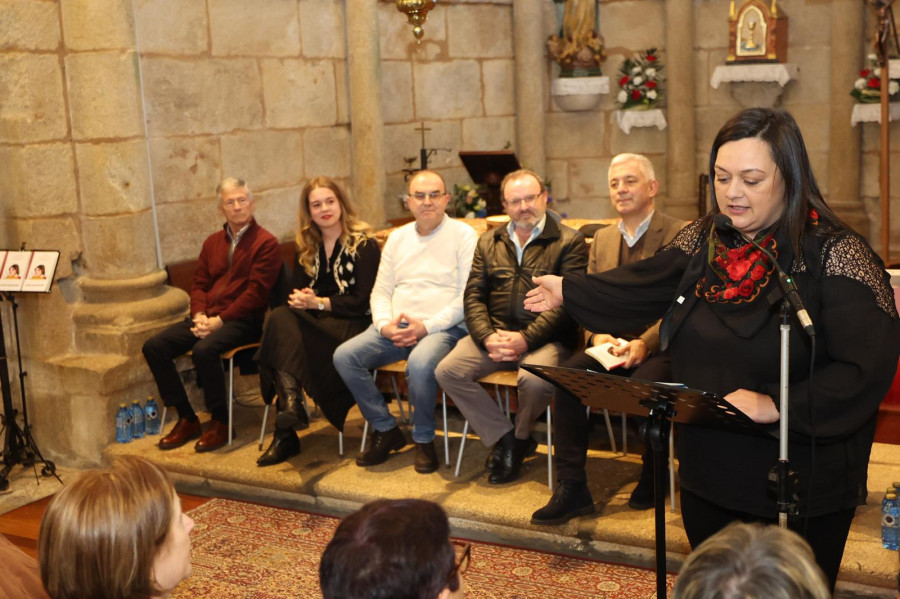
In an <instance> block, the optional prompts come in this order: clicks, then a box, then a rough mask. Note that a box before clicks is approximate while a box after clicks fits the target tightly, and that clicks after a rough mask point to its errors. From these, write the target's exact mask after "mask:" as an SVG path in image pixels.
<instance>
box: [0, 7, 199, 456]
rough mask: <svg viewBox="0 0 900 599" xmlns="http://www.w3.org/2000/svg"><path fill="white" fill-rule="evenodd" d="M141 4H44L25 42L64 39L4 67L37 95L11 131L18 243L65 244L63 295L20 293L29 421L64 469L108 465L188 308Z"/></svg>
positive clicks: (8, 146) (7, 169)
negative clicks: (160, 199)
mask: <svg viewBox="0 0 900 599" xmlns="http://www.w3.org/2000/svg"><path fill="white" fill-rule="evenodd" d="M131 6H132V3H131V2H129V1H127V0H97V1H96V2H81V1H80V0H61V1H60V2H58V3H41V4H40V6H38V5H35V6H34V7H33V8H34V9H35V11H36V13H39V14H36V15H32V16H29V17H28V18H22V19H21V20H20V22H21V23H22V24H23V25H24V26H25V27H31V28H32V29H30V30H29V31H28V33H29V35H26V36H22V38H21V39H22V40H23V41H24V43H25V44H29V43H32V42H31V41H30V38H31V37H33V36H34V35H35V33H36V32H37V31H38V29H40V30H41V31H46V32H48V33H47V35H50V34H49V32H51V31H52V32H53V33H54V34H55V36H56V38H57V41H56V43H55V44H53V45H52V47H49V46H48V47H47V48H44V46H43V45H42V44H43V41H41V42H39V44H40V45H38V46H37V47H34V48H20V49H19V50H29V49H34V50H37V51H38V52H36V53H35V54H34V55H33V56H30V57H29V58H28V59H27V60H26V59H17V62H16V64H17V68H16V69H14V70H12V71H6V73H7V76H10V77H13V78H15V79H16V81H15V85H14V86H13V89H25V90H31V91H30V92H29V94H30V95H32V96H34V101H33V102H32V101H31V100H29V99H28V96H27V95H26V96H19V95H18V94H16V95H15V96H14V98H16V99H19V98H23V97H24V98H25V101H26V102H28V103H29V106H27V107H24V108H26V109H27V110H26V111H24V112H22V111H15V112H10V113H7V116H8V115H14V114H19V115H20V117H23V116H24V118H26V119H29V118H32V116H33V118H35V119H37V121H38V124H39V126H38V127H23V128H22V129H21V130H19V131H16V130H11V129H9V128H8V127H0V129H2V130H3V131H4V133H5V134H4V136H3V138H2V139H0V141H2V142H4V145H5V147H4V148H3V149H0V154H3V153H4V152H9V153H11V158H12V160H10V161H4V160H3V158H4V157H3V156H2V155H0V162H4V166H3V167H0V173H2V174H5V175H7V176H5V177H4V179H5V180H7V181H10V180H11V181H16V182H18V183H16V185H17V186H19V187H20V188H21V189H15V188H14V189H13V190H12V192H13V193H12V194H11V195H12V196H13V197H14V198H16V199H15V200H14V204H13V205H14V206H16V205H17V204H18V203H19V202H27V205H25V204H23V205H22V206H21V207H18V206H16V208H15V210H14V211H13V212H11V213H10V217H11V218H10V219H9V221H8V222H7V224H6V227H7V229H8V237H9V241H10V242H17V241H18V240H22V241H27V242H28V243H29V247H35V248H38V249H59V250H60V252H61V254H60V262H59V265H58V269H57V274H56V277H55V279H56V281H55V284H54V288H53V290H52V293H50V294H49V295H48V296H45V297H37V298H35V297H27V298H24V297H23V298H22V300H21V301H22V310H21V311H20V329H21V331H22V353H23V359H24V361H25V367H26V368H27V369H28V375H29V376H28V378H27V379H26V390H27V397H28V411H29V423H30V424H31V426H32V428H33V431H34V436H35V439H36V440H37V442H38V445H39V447H40V448H41V451H42V453H43V454H44V456H45V457H48V458H52V459H54V460H56V461H58V462H61V463H64V464H65V465H87V464H96V463H98V462H99V461H100V458H101V451H102V450H103V448H104V447H106V445H107V444H108V443H110V442H111V441H112V439H113V430H114V429H113V426H112V424H113V418H114V414H115V410H116V406H117V404H118V403H119V402H121V401H125V400H126V399H128V400H130V399H132V398H140V397H143V396H145V395H146V394H147V393H148V391H150V390H151V389H152V388H153V387H152V383H151V382H150V375H149V372H148V371H147V369H146V366H145V365H144V360H143V357H142V356H141V352H140V345H141V343H142V342H143V340H144V339H145V338H146V336H147V334H148V332H149V331H151V330H152V329H154V328H159V327H160V326H163V325H165V324H168V323H170V322H172V321H173V320H174V319H175V318H177V317H178V316H179V315H180V314H181V313H182V312H183V311H184V309H185V307H186V305H187V298H186V296H185V294H184V293H183V292H180V291H177V290H171V289H168V288H166V287H164V286H163V282H164V280H165V273H164V272H162V271H160V270H158V268H157V265H156V251H155V242H154V236H153V226H152V216H151V211H150V207H151V197H150V191H149V180H150V175H149V164H148V158H147V143H146V136H145V132H144V131H145V130H144V119H143V110H142V104H141V92H140V87H139V77H138V73H137V68H138V60H137V56H136V49H135V35H134V17H133V14H132V12H131ZM60 25H62V27H61V29H60ZM42 35H43V34H42ZM59 40H61V43H60V41H59ZM45 49H47V50H52V51H53V54H46V53H42V52H40V51H41V50H45ZM3 71H5V69H2V68H0V72H3ZM2 87H4V86H2V85H0V88H2ZM2 93H3V92H0V105H3V104H5V100H4V98H3V97H2ZM44 106H46V108H44ZM20 108H23V107H20ZM58 109H61V110H62V111H61V112H58ZM0 111H2V109H0ZM59 117H61V118H59ZM15 118H19V117H15ZM45 121H46V123H45ZM20 192H22V195H21V199H20V198H19V197H17V196H19V194H20ZM4 195H5V194H4ZM5 201H6V198H4V202H5Z"/></svg>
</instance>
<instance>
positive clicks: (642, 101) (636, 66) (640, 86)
mask: <svg viewBox="0 0 900 599" xmlns="http://www.w3.org/2000/svg"><path fill="white" fill-rule="evenodd" d="M662 70H663V65H662V62H661V61H660V59H659V53H658V52H657V49H656V48H650V49H648V50H646V51H645V52H643V53H640V54H637V55H635V56H634V57H633V58H628V59H626V60H625V62H624V63H622V66H621V67H620V68H619V73H620V74H621V77H619V87H620V88H621V89H620V90H619V93H618V95H616V101H617V102H618V103H619V104H620V105H621V106H622V108H624V109H625V110H628V109H630V108H644V109H646V108H651V107H652V106H653V105H655V104H657V103H658V102H660V101H661V100H662V98H663V88H662V82H663V78H662V75H661V72H662Z"/></svg>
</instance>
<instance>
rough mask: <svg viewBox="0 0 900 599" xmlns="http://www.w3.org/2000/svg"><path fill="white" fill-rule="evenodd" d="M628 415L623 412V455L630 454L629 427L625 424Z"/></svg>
mask: <svg viewBox="0 0 900 599" xmlns="http://www.w3.org/2000/svg"><path fill="white" fill-rule="evenodd" d="M626 419H627V415H626V414H625V412H622V455H628V428H627V427H626V425H625V421H626Z"/></svg>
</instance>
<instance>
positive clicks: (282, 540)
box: [173, 499, 674, 599]
mask: <svg viewBox="0 0 900 599" xmlns="http://www.w3.org/2000/svg"><path fill="white" fill-rule="evenodd" d="M190 515H191V516H192V517H193V518H194V521H195V522H196V525H195V526H194V531H193V533H191V538H192V540H193V557H192V561H193V566H194V568H193V574H192V575H191V577H190V578H189V579H188V580H186V581H185V582H184V583H182V584H181V585H180V586H179V587H178V589H176V591H175V593H174V595H173V597H175V598H182V599H193V598H195V597H210V598H212V597H215V598H217V599H220V598H221V599H226V598H232V597H234V598H237V597H241V598H244V599H281V598H298V597H301V598H307V597H309V598H315V597H321V594H320V593H319V584H318V569H319V556H320V554H321V553H322V551H323V550H324V548H325V545H327V544H328V541H329V540H330V539H331V535H332V534H333V532H334V529H335V528H336V527H337V524H338V520H337V519H336V518H331V517H328V516H318V515H315V514H310V513H306V512H301V511H295V510H284V509H278V508H273V507H266V506H262V505H256V504H252V503H244V502H240V501H231V500H227V499H213V500H211V501H209V502H207V503H205V504H203V505H202V506H200V507H198V508H196V509H194V510H192V511H191V512H190ZM673 580H674V577H673V576H672V575H669V577H668V581H667V582H668V587H669V589H670V590H671V588H672V584H673ZM655 581H656V577H655V574H654V572H652V571H650V570H644V569H641V568H632V567H628V566H618V565H614V564H607V563H604V562H599V561H594V560H586V559H580V558H573V557H568V556H562V555H557V554H553V553H543V552H539V551H531V550H526V549H516V548H514V547H507V546H502V545H492V544H488V543H474V544H473V546H472V563H471V565H470V566H469V570H468V572H466V574H465V582H466V588H467V595H466V596H467V597H468V598H469V599H499V598H519V599H526V598H528V599H532V598H533V599H539V598H540V599H547V598H565V599H569V598H571V599H581V598H588V597H592V598H604V597H610V598H611V597H616V598H618V597H621V598H625V599H630V598H640V599H647V598H650V597H654V596H655Z"/></svg>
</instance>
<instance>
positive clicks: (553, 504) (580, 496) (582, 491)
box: [531, 480, 596, 524]
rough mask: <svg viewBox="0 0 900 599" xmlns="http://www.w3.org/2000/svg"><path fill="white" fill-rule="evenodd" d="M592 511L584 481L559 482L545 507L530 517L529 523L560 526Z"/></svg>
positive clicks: (588, 492)
mask: <svg viewBox="0 0 900 599" xmlns="http://www.w3.org/2000/svg"><path fill="white" fill-rule="evenodd" d="M594 511H596V508H594V499H593V498H592V497H591V492H590V491H589V490H588V488H587V485H586V484H585V483H584V481H580V480H561V481H559V484H558V485H557V486H556V490H555V491H553V497H551V498H550V501H549V502H548V503H547V505H545V506H544V507H542V508H541V509H539V510H538V511H536V512H535V513H534V514H532V515H531V523H532V524H562V523H563V522H568V521H569V520H571V519H572V518H575V517H577V516H586V515H588V514H593V513H594Z"/></svg>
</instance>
